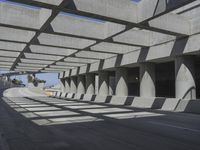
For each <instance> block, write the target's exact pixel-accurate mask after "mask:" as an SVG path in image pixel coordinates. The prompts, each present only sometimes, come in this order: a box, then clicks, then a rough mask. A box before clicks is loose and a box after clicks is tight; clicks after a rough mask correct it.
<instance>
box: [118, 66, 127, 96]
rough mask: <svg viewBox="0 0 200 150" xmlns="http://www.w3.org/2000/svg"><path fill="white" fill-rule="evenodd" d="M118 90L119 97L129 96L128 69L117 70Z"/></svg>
mask: <svg viewBox="0 0 200 150" xmlns="http://www.w3.org/2000/svg"><path fill="white" fill-rule="evenodd" d="M115 82H116V90H115V93H116V95H117V96H128V84H127V82H128V71H127V69H126V68H117V70H116V76H115Z"/></svg>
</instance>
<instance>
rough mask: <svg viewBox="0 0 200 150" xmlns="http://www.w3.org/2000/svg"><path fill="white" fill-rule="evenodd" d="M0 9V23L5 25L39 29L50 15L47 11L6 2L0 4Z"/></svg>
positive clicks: (49, 11)
mask: <svg viewBox="0 0 200 150" xmlns="http://www.w3.org/2000/svg"><path fill="white" fill-rule="evenodd" d="M0 7H1V9H0V23H1V24H7V25H14V26H20V27H27V28H33V29H40V28H41V26H42V25H43V24H44V23H45V21H46V20H47V19H48V18H49V17H50V15H51V10H48V9H44V8H41V9H31V8H28V7H23V6H19V5H13V4H10V3H6V2H1V3H0Z"/></svg>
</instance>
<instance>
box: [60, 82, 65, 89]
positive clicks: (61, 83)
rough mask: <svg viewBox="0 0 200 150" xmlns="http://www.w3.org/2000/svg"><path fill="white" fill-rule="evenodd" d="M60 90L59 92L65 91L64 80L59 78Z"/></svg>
mask: <svg viewBox="0 0 200 150" xmlns="http://www.w3.org/2000/svg"><path fill="white" fill-rule="evenodd" d="M60 90H61V92H65V80H64V79H60Z"/></svg>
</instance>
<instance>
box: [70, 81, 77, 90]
mask: <svg viewBox="0 0 200 150" xmlns="http://www.w3.org/2000/svg"><path fill="white" fill-rule="evenodd" d="M70 79H71V82H70V93H76V92H77V77H71V78H70Z"/></svg>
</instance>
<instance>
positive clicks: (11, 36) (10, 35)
mask: <svg viewBox="0 0 200 150" xmlns="http://www.w3.org/2000/svg"><path fill="white" fill-rule="evenodd" d="M34 35H35V32H32V31H28V30H19V29H14V28H7V27H0V39H3V40H13V41H20V42H29V41H30V40H31V39H32V38H33V36H34Z"/></svg>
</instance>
